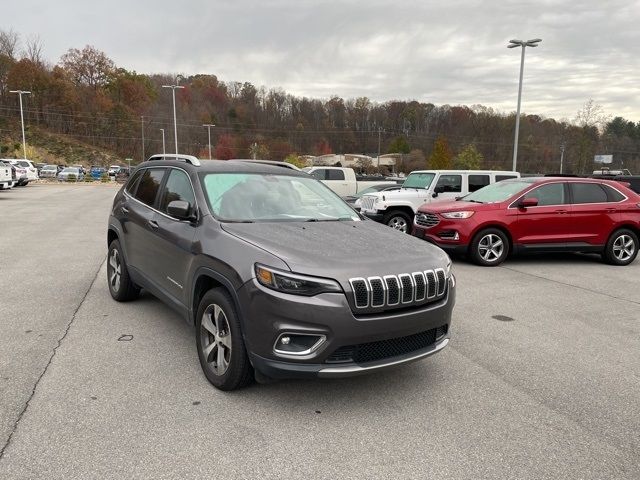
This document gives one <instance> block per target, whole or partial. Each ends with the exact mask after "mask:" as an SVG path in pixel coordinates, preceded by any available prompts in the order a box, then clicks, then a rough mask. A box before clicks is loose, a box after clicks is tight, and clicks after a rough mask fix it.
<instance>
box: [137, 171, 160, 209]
mask: <svg viewBox="0 0 640 480" xmlns="http://www.w3.org/2000/svg"><path fill="white" fill-rule="evenodd" d="M164 170H165V169H164V168H148V169H146V170H145V171H144V173H143V174H142V177H141V178H140V183H138V188H137V189H136V194H135V198H136V199H138V200H140V201H141V202H142V203H144V204H146V205H149V206H151V207H152V206H153V204H154V202H155V200H156V195H157V194H158V189H159V188H160V183H162V177H163V176H164Z"/></svg>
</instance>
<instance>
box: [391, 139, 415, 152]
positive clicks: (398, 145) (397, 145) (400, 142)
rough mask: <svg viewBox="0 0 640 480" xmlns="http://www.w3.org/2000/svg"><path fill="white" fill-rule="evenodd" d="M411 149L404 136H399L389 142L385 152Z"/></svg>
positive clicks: (408, 150)
mask: <svg viewBox="0 0 640 480" xmlns="http://www.w3.org/2000/svg"><path fill="white" fill-rule="evenodd" d="M410 151H411V146H410V145H409V142H408V141H407V139H406V138H405V137H404V136H399V137H396V138H394V139H393V140H392V141H391V143H390V144H389V148H388V149H387V153H405V154H406V153H409V152H410Z"/></svg>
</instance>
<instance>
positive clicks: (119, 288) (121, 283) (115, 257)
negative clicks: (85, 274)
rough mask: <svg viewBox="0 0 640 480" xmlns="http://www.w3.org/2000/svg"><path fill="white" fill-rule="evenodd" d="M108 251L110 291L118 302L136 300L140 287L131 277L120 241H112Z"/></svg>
mask: <svg viewBox="0 0 640 480" xmlns="http://www.w3.org/2000/svg"><path fill="white" fill-rule="evenodd" d="M108 252H109V253H108V255H107V282H108V283H109V293H111V296H112V297H113V299H114V300H117V301H118V302H128V301H130V300H135V299H136V298H138V294H139V293H140V287H138V286H137V285H136V284H135V283H133V281H132V280H131V277H129V271H128V270H127V263H126V262H125V260H124V255H123V254H122V247H121V246H120V242H119V241H118V240H114V241H113V242H111V244H110V245H109V251H108Z"/></svg>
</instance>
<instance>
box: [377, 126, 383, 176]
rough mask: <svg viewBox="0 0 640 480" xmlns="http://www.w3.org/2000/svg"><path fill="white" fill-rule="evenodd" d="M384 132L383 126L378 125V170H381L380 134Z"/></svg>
mask: <svg viewBox="0 0 640 480" xmlns="http://www.w3.org/2000/svg"><path fill="white" fill-rule="evenodd" d="M381 133H382V127H378V162H377V163H378V170H380V134H381Z"/></svg>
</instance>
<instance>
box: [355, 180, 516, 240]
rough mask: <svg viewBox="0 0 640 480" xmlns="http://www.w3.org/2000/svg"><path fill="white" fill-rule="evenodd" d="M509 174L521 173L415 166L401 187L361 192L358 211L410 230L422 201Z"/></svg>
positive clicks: (445, 198)
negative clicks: (364, 193)
mask: <svg viewBox="0 0 640 480" xmlns="http://www.w3.org/2000/svg"><path fill="white" fill-rule="evenodd" d="M509 178H520V174H519V173H518V172H509V171H493V170H418V171H415V172H411V174H409V176H408V177H407V179H406V180H405V181H404V183H403V184H402V187H401V188H400V190H395V191H390V192H378V193H371V194H366V195H363V196H362V197H361V198H360V199H359V202H357V203H356V206H359V207H360V209H361V210H360V213H362V214H364V215H366V216H367V217H369V218H371V219H373V220H376V221H378V222H382V223H384V224H386V225H388V226H390V227H392V228H395V229H396V230H400V231H402V232H405V233H411V226H412V225H413V217H414V215H415V212H416V211H417V210H418V208H419V207H420V206H421V205H424V204H425V203H431V202H446V201H452V200H455V199H456V198H457V197H463V196H464V195H467V194H468V193H471V192H475V191H476V190H479V189H481V188H482V187H485V186H487V185H489V184H491V183H495V182H499V181H501V180H506V179H509ZM358 203H359V205H358Z"/></svg>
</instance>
